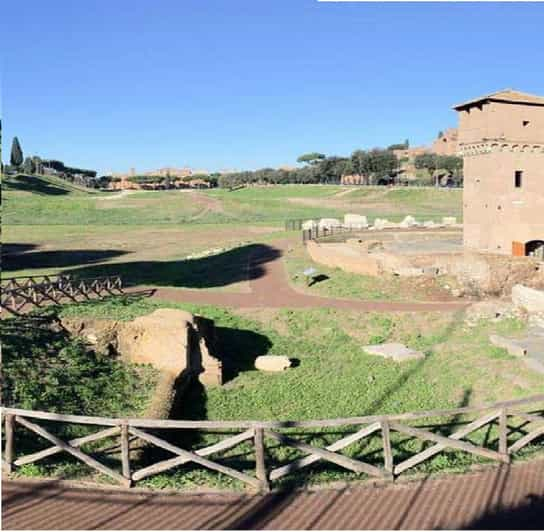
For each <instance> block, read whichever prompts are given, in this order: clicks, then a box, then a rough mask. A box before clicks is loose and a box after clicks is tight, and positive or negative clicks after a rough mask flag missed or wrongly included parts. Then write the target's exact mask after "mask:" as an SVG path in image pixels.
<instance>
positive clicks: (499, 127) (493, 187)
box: [454, 89, 544, 258]
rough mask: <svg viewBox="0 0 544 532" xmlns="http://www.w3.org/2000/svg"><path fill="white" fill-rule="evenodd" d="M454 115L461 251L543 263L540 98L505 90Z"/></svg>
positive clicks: (543, 114)
mask: <svg viewBox="0 0 544 532" xmlns="http://www.w3.org/2000/svg"><path fill="white" fill-rule="evenodd" d="M454 109H455V110H456V111H457V112H458V113H459V133H458V145H459V146H458V148H459V153H460V154H461V155H462V156H463V158H464V178H465V180H464V197H463V211H464V243H465V246H466V247H467V248H471V249H477V250H482V251H489V252H494V253H500V254H513V255H536V256H541V257H543V258H544V97H541V96H534V95H531V94H525V93H522V92H518V91H514V90H510V89H507V90H504V91H500V92H496V93H494V94H490V95H487V96H482V97H481V98H476V99H473V100H470V101H468V102H464V103H462V104H459V105H456V106H455V107H454Z"/></svg>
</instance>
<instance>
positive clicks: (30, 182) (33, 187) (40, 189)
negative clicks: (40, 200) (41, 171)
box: [2, 174, 70, 196]
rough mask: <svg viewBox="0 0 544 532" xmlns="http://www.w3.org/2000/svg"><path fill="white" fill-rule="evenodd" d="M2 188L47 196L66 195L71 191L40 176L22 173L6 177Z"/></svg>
mask: <svg viewBox="0 0 544 532" xmlns="http://www.w3.org/2000/svg"><path fill="white" fill-rule="evenodd" d="M2 188H3V189H4V190H18V191H22V192H32V193H34V194H41V195H45V196H64V195H66V194H69V193H70V191H69V190H66V189H65V188H62V187H58V186H56V185H53V184H51V183H48V182H47V181H45V180H43V179H40V178H39V177H36V176H31V175H22V174H20V175H17V176H12V177H9V178H6V179H4V180H3V182H2Z"/></svg>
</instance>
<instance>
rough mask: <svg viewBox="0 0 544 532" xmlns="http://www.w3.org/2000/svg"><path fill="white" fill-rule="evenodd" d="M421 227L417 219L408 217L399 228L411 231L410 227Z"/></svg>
mask: <svg viewBox="0 0 544 532" xmlns="http://www.w3.org/2000/svg"><path fill="white" fill-rule="evenodd" d="M417 225H419V224H418V223H417V221H416V219H415V218H414V217H413V216H406V217H405V218H404V220H402V222H400V224H399V227H400V228H402V229H409V228H410V227H415V226H417Z"/></svg>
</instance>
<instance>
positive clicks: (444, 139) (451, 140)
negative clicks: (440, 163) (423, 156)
mask: <svg viewBox="0 0 544 532" xmlns="http://www.w3.org/2000/svg"><path fill="white" fill-rule="evenodd" d="M457 137H458V132H457V129H456V128H454V127H450V128H448V129H446V131H443V132H442V131H441V132H440V133H439V134H438V138H437V139H436V140H435V141H434V142H433V146H432V149H431V151H432V152H433V153H436V154H437V155H457V141H458V139H457Z"/></svg>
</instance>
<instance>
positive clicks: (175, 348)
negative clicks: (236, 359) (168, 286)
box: [61, 309, 223, 418]
mask: <svg viewBox="0 0 544 532" xmlns="http://www.w3.org/2000/svg"><path fill="white" fill-rule="evenodd" d="M61 324H62V326H63V327H64V328H65V329H66V330H67V331H68V332H70V334H72V335H74V336H79V337H81V338H83V339H84V340H85V341H86V342H88V343H89V344H90V345H92V347H93V349H95V350H97V351H99V352H102V353H105V354H107V355H109V356H119V357H120V358H121V359H123V360H126V361H129V362H134V363H138V364H151V365H152V366H154V367H155V368H157V369H159V370H160V371H161V377H160V378H159V381H158V383H157V387H156V390H155V394H154V398H153V401H152V404H151V406H150V408H149V409H148V412H146V416H148V417H157V418H164V417H167V416H168V415H169V413H170V409H171V406H172V403H173V400H174V396H175V394H176V393H177V394H179V393H180V386H181V387H183V386H184V385H186V384H188V383H189V382H190V381H191V379H192V378H193V377H198V379H199V380H200V382H201V383H202V384H203V385H205V386H210V385H221V384H222V383H223V365H222V362H221V359H220V358H219V357H218V356H217V355H216V343H217V342H216V334H215V326H214V323H213V321H212V320H208V319H206V318H202V317H199V316H193V315H192V314H190V313H189V312H185V311H182V310H177V309H159V310H156V311H154V312H152V313H151V314H148V315H147V316H141V317H139V318H136V319H134V320H132V321H116V320H108V319H93V318H84V317H82V318H63V319H62V320H61Z"/></svg>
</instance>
